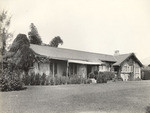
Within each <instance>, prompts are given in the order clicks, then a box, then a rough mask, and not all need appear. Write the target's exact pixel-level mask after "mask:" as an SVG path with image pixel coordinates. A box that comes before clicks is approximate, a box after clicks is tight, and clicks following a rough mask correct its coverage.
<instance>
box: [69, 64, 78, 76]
mask: <svg viewBox="0 0 150 113" xmlns="http://www.w3.org/2000/svg"><path fill="white" fill-rule="evenodd" d="M70 74H77V64H70Z"/></svg>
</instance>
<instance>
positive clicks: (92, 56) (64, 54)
mask: <svg viewBox="0 0 150 113" xmlns="http://www.w3.org/2000/svg"><path fill="white" fill-rule="evenodd" d="M30 48H31V49H32V50H33V51H34V52H35V53H36V54H38V55H42V56H46V57H49V58H52V59H60V60H61V59H62V60H82V61H91V62H101V61H108V62H114V63H115V62H116V60H115V58H114V56H113V55H106V54H99V53H92V52H85V51H79V50H71V49H64V48H54V47H49V46H41V45H34V44H31V45H30Z"/></svg>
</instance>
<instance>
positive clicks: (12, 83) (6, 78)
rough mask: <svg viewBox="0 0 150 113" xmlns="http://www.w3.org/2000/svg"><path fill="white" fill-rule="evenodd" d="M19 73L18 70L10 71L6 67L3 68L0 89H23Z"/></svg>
mask: <svg viewBox="0 0 150 113" xmlns="http://www.w3.org/2000/svg"><path fill="white" fill-rule="evenodd" d="M19 75H20V72H19V71H18V70H14V71H13V72H11V71H10V70H9V69H8V68H6V69H4V70H3V73H2V76H1V79H0V84H1V91H15V90H22V89H24V87H23V83H22V81H21V79H20V77H19Z"/></svg>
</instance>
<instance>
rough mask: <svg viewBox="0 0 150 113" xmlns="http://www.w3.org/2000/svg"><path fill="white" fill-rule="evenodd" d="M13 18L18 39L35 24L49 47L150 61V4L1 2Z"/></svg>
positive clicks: (147, 0)
mask: <svg viewBox="0 0 150 113" xmlns="http://www.w3.org/2000/svg"><path fill="white" fill-rule="evenodd" d="M0 5H2V6H0V7H1V8H2V9H6V10H8V11H9V14H11V15H12V16H13V17H12V22H11V26H10V31H13V32H14V37H16V35H17V34H19V33H24V34H28V32H29V25H30V23H34V24H35V26H36V27H37V29H38V31H39V34H40V36H41V38H42V40H43V42H45V43H49V41H50V40H51V39H52V38H54V37H55V36H60V37H61V38H62V39H63V41H64V44H63V45H62V46H61V45H60V46H59V47H62V48H70V49H77V50H84V51H90V52H97V53H105V54H114V51H115V50H119V51H120V53H121V54H124V53H130V52H134V53H135V54H136V55H137V57H138V58H139V59H140V60H142V59H145V58H147V57H150V0H0Z"/></svg>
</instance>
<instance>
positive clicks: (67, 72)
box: [66, 61, 69, 78]
mask: <svg viewBox="0 0 150 113" xmlns="http://www.w3.org/2000/svg"><path fill="white" fill-rule="evenodd" d="M68 74H69V62H68V61H67V69H66V76H67V78H68Z"/></svg>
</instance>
